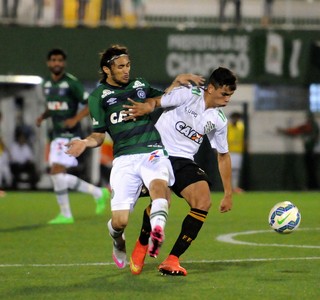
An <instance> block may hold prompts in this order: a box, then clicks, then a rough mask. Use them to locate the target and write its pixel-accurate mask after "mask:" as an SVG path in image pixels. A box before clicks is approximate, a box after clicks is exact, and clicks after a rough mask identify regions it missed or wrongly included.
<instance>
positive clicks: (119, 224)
mask: <svg viewBox="0 0 320 300" xmlns="http://www.w3.org/2000/svg"><path fill="white" fill-rule="evenodd" d="M129 212H130V211H129V210H118V211H112V218H111V219H110V220H109V221H108V223H107V226H108V230H109V234H110V236H111V238H112V240H113V250H112V258H113V261H114V262H115V264H116V265H117V267H118V268H120V269H122V268H124V267H125V266H126V264H127V254H126V253H127V252H126V241H125V234H124V230H125V228H126V226H127V224H128V220H129Z"/></svg>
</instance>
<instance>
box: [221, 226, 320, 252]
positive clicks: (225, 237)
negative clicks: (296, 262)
mask: <svg viewBox="0 0 320 300" xmlns="http://www.w3.org/2000/svg"><path fill="white" fill-rule="evenodd" d="M303 230H305V231H313V230H320V228H301V229H297V231H303ZM260 233H272V234H279V233H276V232H275V231H273V230H251V231H242V232H232V233H228V234H222V235H219V236H217V238H216V240H217V241H219V242H224V243H230V244H238V245H248V246H263V247H289V248H309V249H320V246H319V245H288V244H261V243H254V242H244V241H239V240H236V239H234V238H235V237H237V236H241V235H251V234H260ZM290 234H294V232H293V233H290ZM284 235H285V234H284Z"/></svg>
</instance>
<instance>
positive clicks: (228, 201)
mask: <svg viewBox="0 0 320 300" xmlns="http://www.w3.org/2000/svg"><path fill="white" fill-rule="evenodd" d="M231 208H232V197H231V196H224V197H223V199H222V200H221V202H220V212H221V213H225V212H228V211H230V210H231Z"/></svg>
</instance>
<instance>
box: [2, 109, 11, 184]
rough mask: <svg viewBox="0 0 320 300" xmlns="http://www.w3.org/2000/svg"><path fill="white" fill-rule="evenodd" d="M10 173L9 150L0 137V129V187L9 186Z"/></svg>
mask: <svg viewBox="0 0 320 300" xmlns="http://www.w3.org/2000/svg"><path fill="white" fill-rule="evenodd" d="M1 121H2V112H1V111H0V124H1ZM0 129H1V127H0ZM11 182H12V175H11V172H10V166H9V152H8V149H7V147H6V145H5V143H4V141H3V139H2V136H1V130H0V188H3V187H4V186H6V187H9V186H11Z"/></svg>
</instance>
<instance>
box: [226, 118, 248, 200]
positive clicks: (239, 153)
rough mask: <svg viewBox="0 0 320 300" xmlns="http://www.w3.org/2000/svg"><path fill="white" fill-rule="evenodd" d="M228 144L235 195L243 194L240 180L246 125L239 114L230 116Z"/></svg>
mask: <svg viewBox="0 0 320 300" xmlns="http://www.w3.org/2000/svg"><path fill="white" fill-rule="evenodd" d="M228 144H229V153H230V158H231V167H232V188H233V192H234V193H238V194H239V193H242V192H243V189H242V188H241V187H240V178H241V170H242V161H243V153H244V149H245V135H244V123H243V121H242V116H241V114H240V113H239V112H233V113H232V114H231V115H230V118H229V123H228Z"/></svg>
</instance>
